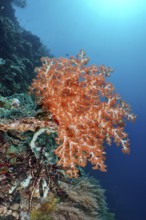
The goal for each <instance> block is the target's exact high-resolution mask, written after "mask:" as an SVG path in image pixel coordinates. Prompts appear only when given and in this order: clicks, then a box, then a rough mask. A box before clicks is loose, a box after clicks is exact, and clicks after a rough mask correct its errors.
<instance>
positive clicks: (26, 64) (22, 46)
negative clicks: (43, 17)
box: [0, 0, 51, 96]
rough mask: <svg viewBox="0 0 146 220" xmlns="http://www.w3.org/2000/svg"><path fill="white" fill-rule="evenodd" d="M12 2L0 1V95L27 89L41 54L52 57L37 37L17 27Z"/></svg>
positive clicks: (8, 94)
mask: <svg viewBox="0 0 146 220" xmlns="http://www.w3.org/2000/svg"><path fill="white" fill-rule="evenodd" d="M11 2H12V1H10V0H7V1H0V12H1V13H0V74H1V81H0V94H1V95H3V96H6V95H7V96H10V95H12V94H14V93H21V92H26V91H27V89H28V85H29V84H30V82H31V80H32V78H34V77H35V73H34V67H35V66H36V65H39V60H40V57H42V56H45V55H48V56H51V55H50V52H49V50H47V49H46V48H45V46H44V45H43V44H42V43H41V41H40V39H39V37H37V36H35V35H33V34H32V33H31V32H29V31H26V30H24V29H23V28H22V27H20V25H19V23H18V21H17V19H16V17H15V14H14V12H15V11H14V9H13V7H12V5H11ZM16 2H17V3H20V4H23V2H24V1H20V0H19V1H15V3H16Z"/></svg>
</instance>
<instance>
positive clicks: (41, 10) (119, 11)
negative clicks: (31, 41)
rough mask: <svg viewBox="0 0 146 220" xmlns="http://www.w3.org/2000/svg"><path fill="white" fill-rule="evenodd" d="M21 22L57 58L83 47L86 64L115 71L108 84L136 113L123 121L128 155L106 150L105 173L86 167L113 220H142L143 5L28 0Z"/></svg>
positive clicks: (145, 195) (145, 165) (138, 1)
mask: <svg viewBox="0 0 146 220" xmlns="http://www.w3.org/2000/svg"><path fill="white" fill-rule="evenodd" d="M16 16H17V17H18V20H19V22H20V24H21V25H22V26H23V27H24V28H25V29H26V30H30V31H31V32H32V33H34V34H36V35H37V36H39V37H40V38H41V40H42V42H43V43H44V44H45V45H46V46H47V47H48V48H49V49H51V52H52V54H54V56H55V57H60V56H61V57H65V56H68V55H76V54H77V53H78V52H79V50H80V49H84V50H85V51H86V53H87V56H89V57H90V64H99V65H100V64H104V65H105V66H111V67H112V68H113V69H114V73H113V74H112V76H111V78H109V80H110V81H111V82H112V83H113V84H114V86H115V87H116V89H117V92H118V93H119V94H120V95H121V96H122V98H123V99H124V100H125V101H126V102H128V103H129V104H130V105H131V107H132V111H133V112H134V113H135V114H136V115H137V119H136V121H135V122H134V123H131V122H127V125H126V131H127V133H128V134H129V138H130V144H131V153H130V155H124V154H122V153H121V149H120V147H116V146H115V145H114V144H113V145H112V146H111V147H108V148H107V155H106V157H107V161H106V163H107V165H108V171H107V172H106V173H101V172H100V171H93V170H91V169H90V168H88V171H89V173H90V174H91V175H93V176H94V177H95V178H97V179H99V180H100V183H101V184H102V186H103V188H105V189H106V196H107V201H108V204H109V207H110V209H111V211H113V212H115V213H116V220H145V219H146V208H145V204H146V171H145V169H146V1H145V0H133V1H132V0H123V1H122V0H59V1H58V0H41V1H39V0H38V1H36V0H29V1H27V7H25V8H23V9H21V8H16Z"/></svg>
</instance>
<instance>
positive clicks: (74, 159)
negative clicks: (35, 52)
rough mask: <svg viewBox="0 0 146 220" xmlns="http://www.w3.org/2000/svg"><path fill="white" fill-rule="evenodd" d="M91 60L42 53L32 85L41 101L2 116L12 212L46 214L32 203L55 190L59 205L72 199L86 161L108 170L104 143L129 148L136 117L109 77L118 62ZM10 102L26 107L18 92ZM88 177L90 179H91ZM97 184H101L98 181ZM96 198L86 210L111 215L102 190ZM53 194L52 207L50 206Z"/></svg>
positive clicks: (4, 195)
mask: <svg viewBox="0 0 146 220" xmlns="http://www.w3.org/2000/svg"><path fill="white" fill-rule="evenodd" d="M88 61H89V58H87V57H86V53H85V51H84V50H81V51H80V53H79V54H78V55H77V56H76V57H73V56H71V57H70V58H58V59H57V58H47V57H43V58H42V59H41V62H42V66H41V67H37V68H36V69H35V71H36V73H37V77H36V79H34V80H33V82H32V84H31V86H30V96H31V98H32V99H33V100H34V99H35V103H36V104H35V105H36V107H35V110H34V112H35V113H34V114H33V115H31V114H30V116H29V114H26V115H25V114H24V115H23V117H22V114H20V115H21V116H18V114H17V116H16V115H15V117H13V118H11V117H7V118H6V117H4V118H1V121H0V139H1V146H0V154H1V157H0V180H1V185H0V190H1V192H0V199H1V200H3V201H2V204H3V207H4V206H5V207H6V209H7V213H8V212H10V214H12V215H13V216H15V217H16V218H17V219H19V218H20V219H25V218H26V216H27V218H28V215H29V214H30V213H33V214H32V215H31V216H33V219H40V217H38V218H37V217H36V216H37V214H36V215H35V214H34V211H32V212H31V210H34V208H36V210H39V209H40V206H41V204H43V203H44V202H45V204H46V201H48V200H47V199H48V198H49V199H50V197H49V195H53V196H52V201H55V202H54V203H53V204H55V207H57V204H61V202H62V201H63V199H64V200H65V199H67V198H71V195H70V196H69V192H70V191H71V187H73V186H74V187H75V185H74V184H78V183H79V182H80V183H81V182H82V181H81V180H80V178H83V176H84V175H85V174H84V167H86V165H87V163H91V164H92V167H93V169H100V170H101V171H106V165H105V146H106V145H111V144H112V142H115V143H116V144H117V145H121V147H122V151H123V152H124V153H129V140H128V137H127V136H128V135H127V133H126V132H125V130H124V129H125V121H126V120H132V121H134V119H135V115H134V114H132V113H131V109H130V107H129V105H128V104H127V103H126V102H124V101H123V100H122V99H121V97H120V96H119V95H118V94H117V93H116V90H115V88H114V87H113V85H112V84H111V83H110V82H108V81H107V77H109V76H110V75H111V73H112V69H111V68H109V67H105V66H104V65H101V66H95V65H89V64H88ZM14 102H15V103H14ZM1 103H2V102H1ZM12 103H13V105H12V106H11V109H14V108H17V111H18V112H19V109H20V110H21V113H22V108H23V110H24V108H25V105H23V106H22V105H21V101H20V100H19V97H18V96H17V98H16V97H15V99H14V100H13V102H12ZM14 104H15V105H16V106H15V105H14ZM1 107H2V106H1ZM5 108H6V107H5ZM31 108H32V107H31ZM36 109H37V110H36ZM30 111H32V109H31V110H30ZM84 178H85V179H86V184H87V182H89V180H87V179H88V178H87V177H84ZM84 184H85V183H84ZM88 185H92V184H91V183H90V184H88ZM93 185H94V184H93ZM89 188H90V187H89ZM92 188H94V190H95V186H94V187H92ZM69 190H70V191H69ZM100 191H101V189H100ZM72 193H73V192H72ZM74 193H75V192H74ZM84 193H85V192H84ZM88 193H89V192H88ZM85 194H86V193H85ZM93 195H94V193H93ZM93 195H92V199H93ZM72 196H73V195H72ZM76 196H77V195H76ZM90 196H91V195H90ZM97 197H100V198H96V199H95V198H94V202H95V204H96V205H95V207H94V214H95V208H96V209H98V211H97V213H98V214H97V215H95V216H92V218H91V216H90V217H89V216H88V215H87V214H86V216H88V217H89V218H88V219H108V218H99V213H100V215H101V212H100V211H99V205H98V203H100V202H99V201H100V200H101V197H103V195H102V193H100V196H99V194H98V196H97ZM54 198H55V200H54ZM17 200H18V201H17ZM72 200H73V199H72ZM76 200H77V199H76ZM49 201H50V200H49ZM49 201H48V203H47V204H48V206H47V207H50V202H49ZM70 201H71V200H70ZM102 201H103V198H102ZM78 203H81V201H78ZM16 204H17V205H18V204H19V213H18V212H17V213H15V215H14V211H13V208H12V207H13V206H14V205H15V206H16ZM68 204H69V203H68ZM72 205H73V202H72ZM78 205H79V204H78ZM58 206H59V205H58ZM96 206H98V208H97V207H96ZM1 207H2V206H1ZM45 207H46V206H45ZM3 209H4V208H3ZM48 209H49V208H48ZM51 209H52V207H51ZM70 209H71V208H70ZM74 209H75V207H74ZM1 210H2V208H1ZM40 210H41V209H40ZM56 210H57V208H56ZM88 210H90V208H89V207H88ZM102 210H103V208H102ZM104 210H106V209H104ZM3 212H4V211H3ZM40 212H41V211H40ZM68 212H69V211H68ZM83 212H84V211H82V213H83ZM28 213H29V214H28ZM70 213H71V211H70ZM84 213H85V212H84ZM106 213H107V212H106ZM92 214H93V210H92ZM102 214H103V213H102ZM58 215H59V214H58ZM34 216H35V217H34ZM50 216H51V214H50ZM52 216H53V214H52ZM80 216H81V214H80ZM97 216H98V218H97ZM29 218H30V215H29ZM46 219H55V217H54V218H53V217H50V218H49V217H48V218H46ZM66 219H73V218H69V217H68V218H66ZM74 219H75V217H74ZM77 219H80V218H77ZM83 219H85V217H83Z"/></svg>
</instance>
